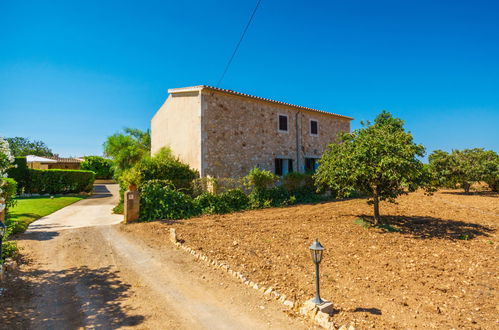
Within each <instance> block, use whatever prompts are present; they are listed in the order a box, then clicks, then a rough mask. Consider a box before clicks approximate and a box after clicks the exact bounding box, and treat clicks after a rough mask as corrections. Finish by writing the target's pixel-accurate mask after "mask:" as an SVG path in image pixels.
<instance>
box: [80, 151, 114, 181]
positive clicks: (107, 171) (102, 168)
mask: <svg viewBox="0 0 499 330" xmlns="http://www.w3.org/2000/svg"><path fill="white" fill-rule="evenodd" d="M80 166H81V169H82V170H86V171H92V172H94V173H95V178H96V179H111V178H112V177H113V174H114V171H113V169H112V166H113V162H112V160H110V159H106V158H104V157H99V156H86V157H85V161H83V162H82V163H81V164H80Z"/></svg>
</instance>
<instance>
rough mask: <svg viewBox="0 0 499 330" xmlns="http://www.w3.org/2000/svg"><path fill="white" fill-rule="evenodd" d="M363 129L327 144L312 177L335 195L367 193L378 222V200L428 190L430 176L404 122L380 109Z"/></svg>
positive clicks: (422, 152) (364, 124)
mask: <svg viewBox="0 0 499 330" xmlns="http://www.w3.org/2000/svg"><path fill="white" fill-rule="evenodd" d="M362 125H363V128H361V129H357V130H355V131H353V132H352V133H345V134H343V135H342V136H341V143H340V144H330V145H329V146H328V149H327V151H326V152H325V153H324V155H323V156H322V158H321V159H320V161H319V168H318V169H317V172H316V174H315V175H314V179H315V181H316V184H318V185H327V186H329V187H330V188H331V189H332V190H333V192H335V193H336V194H337V196H338V197H347V196H350V195H351V194H352V193H353V192H354V191H357V192H360V193H362V194H365V195H367V196H368V198H369V199H368V203H369V204H372V205H373V206H374V224H375V225H379V224H380V223H381V217H380V212H379V204H380V201H388V202H392V203H394V202H395V199H396V198H397V197H398V196H399V195H402V194H407V193H408V192H410V191H415V190H416V189H418V188H419V187H425V188H427V189H429V187H430V185H429V176H428V173H427V171H426V170H425V167H424V165H423V163H422V162H421V161H420V160H419V159H418V157H423V156H424V153H425V148H424V147H423V146H422V145H420V144H416V143H414V142H413V138H412V135H411V133H409V132H406V131H405V130H404V127H403V125H404V122H403V121H402V120H401V119H399V118H394V117H393V116H392V115H391V114H390V113H389V112H386V111H382V112H381V113H380V114H379V115H378V116H377V117H376V119H375V120H374V124H371V123H370V122H367V123H364V122H362Z"/></svg>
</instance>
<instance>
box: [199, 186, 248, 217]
mask: <svg viewBox="0 0 499 330" xmlns="http://www.w3.org/2000/svg"><path fill="white" fill-rule="evenodd" d="M194 202H195V203H196V205H197V207H198V208H199V210H201V212H202V213H204V214H224V213H231V212H237V211H241V210H244V209H247V208H248V207H249V198H248V196H247V195H246V194H245V193H244V192H243V191H242V190H241V189H230V190H227V191H225V192H223V193H221V194H219V195H214V194H211V193H208V192H205V193H202V194H201V195H199V196H198V197H196V198H195V199H194Z"/></svg>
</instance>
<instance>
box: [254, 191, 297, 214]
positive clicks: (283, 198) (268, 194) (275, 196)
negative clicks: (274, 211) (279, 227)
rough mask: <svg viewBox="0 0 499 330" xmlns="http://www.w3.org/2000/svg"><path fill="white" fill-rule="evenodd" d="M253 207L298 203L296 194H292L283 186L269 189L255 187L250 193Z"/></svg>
mask: <svg viewBox="0 0 499 330" xmlns="http://www.w3.org/2000/svg"><path fill="white" fill-rule="evenodd" d="M249 200H250V206H251V208H256V209H257V208H266V207H278V206H286V205H291V204H295V203H296V196H293V195H291V194H290V193H289V192H288V191H287V190H286V189H285V188H284V187H283V186H279V187H272V188H267V189H261V188H255V189H253V191H252V192H251V194H250V195H249Z"/></svg>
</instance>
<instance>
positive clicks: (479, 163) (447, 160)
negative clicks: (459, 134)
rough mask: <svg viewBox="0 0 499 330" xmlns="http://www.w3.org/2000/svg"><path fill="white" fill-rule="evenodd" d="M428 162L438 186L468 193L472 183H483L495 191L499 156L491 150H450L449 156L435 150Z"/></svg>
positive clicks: (498, 170) (498, 173) (498, 172)
mask: <svg viewBox="0 0 499 330" xmlns="http://www.w3.org/2000/svg"><path fill="white" fill-rule="evenodd" d="M428 160H429V167H430V170H431V172H432V175H433V177H434V178H435V182H436V183H437V184H438V185H439V186H442V187H449V188H455V187H457V186H459V187H461V188H462V189H464V191H465V192H466V193H469V191H470V188H471V186H472V185H473V184H474V183H477V182H480V181H485V182H487V183H488V184H489V186H490V188H491V189H492V190H497V184H498V183H497V182H498V176H499V156H498V155H497V153H495V152H494V151H492V150H484V149H483V148H474V149H464V150H452V153H450V154H449V153H447V152H445V151H442V150H435V151H434V152H433V153H432V154H431V155H430V156H429V157H428Z"/></svg>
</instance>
